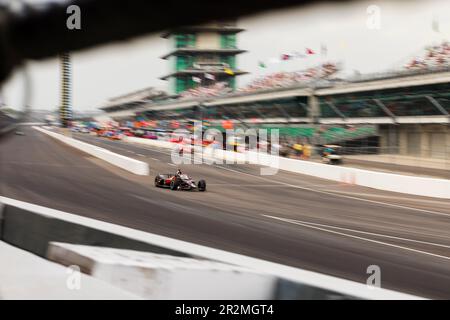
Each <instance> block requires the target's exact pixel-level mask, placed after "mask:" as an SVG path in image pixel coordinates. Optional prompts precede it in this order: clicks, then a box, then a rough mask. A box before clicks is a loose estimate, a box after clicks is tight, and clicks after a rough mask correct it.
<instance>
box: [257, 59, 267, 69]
mask: <svg viewBox="0 0 450 320" xmlns="http://www.w3.org/2000/svg"><path fill="white" fill-rule="evenodd" d="M258 66H259V67H260V68H267V66H266V64H265V63H264V62H262V61H260V62H258Z"/></svg>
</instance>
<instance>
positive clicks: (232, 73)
mask: <svg viewBox="0 0 450 320" xmlns="http://www.w3.org/2000/svg"><path fill="white" fill-rule="evenodd" d="M223 71H225V73H226V74H229V75H231V76H234V72H233V70H231V69H230V68H227V67H225V68H224V69H223Z"/></svg>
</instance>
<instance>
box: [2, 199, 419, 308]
mask: <svg viewBox="0 0 450 320" xmlns="http://www.w3.org/2000/svg"><path fill="white" fill-rule="evenodd" d="M0 203H3V204H5V205H6V206H12V207H16V208H20V209H23V210H26V211H28V212H33V213H35V214H37V215H42V216H44V217H48V218H50V219H58V220H61V221H65V222H67V223H71V224H76V225H79V226H86V227H88V228H93V229H96V230H101V231H102V232H106V233H111V234H114V235H118V236H122V237H124V238H127V239H132V240H136V241H140V242H145V243H148V244H151V245H153V246H158V247H160V248H165V249H167V250H172V251H177V252H183V253H185V254H187V255H189V256H191V257H196V258H203V259H208V260H212V261H217V262H222V263H226V264H230V265H237V266H240V267H243V268H248V269H251V270H254V271H255V272H258V273H266V274H270V275H274V276H277V277H280V278H283V279H286V280H289V281H293V282H297V283H299V284H301V285H302V286H309V287H313V288H315V289H316V290H328V291H332V292H337V293H340V294H344V295H349V296H351V297H356V298H360V299H371V300H372V299H383V300H391V299H393V300H405V299H408V300H409V299H423V298H421V297H418V296H414V295H410V294H405V293H401V292H396V291H392V290H389V289H384V288H379V287H373V286H368V285H366V284H363V283H358V282H355V281H351V280H346V279H341V278H337V277H334V276H329V275H325V274H321V273H317V272H313V271H308V270H303V269H299V268H294V267H290V266H286V265H282V264H278V263H274V262H270V261H266V260H261V259H257V258H252V257H249V256H244V255H241V254H236V253H232V252H227V251H224V250H219V249H214V248H211V247H206V246H203V245H198V244H194V243H190V242H186V241H182V240H177V239H173V238H168V237H164V236H160V235H156V234H152V233H148V232H144V231H141V230H136V229H132V228H128V227H124V226H120V225H117V224H112V223H108V222H105V221H100V220H95V219H91V218H87V217H83V216H80V215H78V214H72V213H67V212H63V211H59V210H55V209H51V208H46V207H42V206H38V205H35V204H31V203H27V202H23V201H19V200H15V199H11V198H6V197H2V196H0ZM34 227H35V228H36V226H34Z"/></svg>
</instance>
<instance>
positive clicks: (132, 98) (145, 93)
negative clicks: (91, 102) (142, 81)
mask: <svg viewBox="0 0 450 320" xmlns="http://www.w3.org/2000/svg"><path fill="white" fill-rule="evenodd" d="M166 97H168V95H167V93H166V92H165V91H162V90H157V89H155V88H153V87H150V88H145V89H141V90H137V91H133V92H130V93H127V94H124V95H121V96H117V97H114V98H111V99H109V100H108V101H107V102H106V103H105V104H104V105H103V106H102V107H100V109H101V110H105V111H106V110H113V109H118V108H126V107H129V106H131V105H134V104H141V103H142V102H145V101H152V100H160V99H163V98H166Z"/></svg>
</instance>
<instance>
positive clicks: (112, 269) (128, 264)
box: [47, 242, 276, 300]
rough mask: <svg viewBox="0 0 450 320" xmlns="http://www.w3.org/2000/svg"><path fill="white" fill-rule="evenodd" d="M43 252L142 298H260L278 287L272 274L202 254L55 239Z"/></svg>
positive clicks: (269, 294)
mask: <svg viewBox="0 0 450 320" xmlns="http://www.w3.org/2000/svg"><path fill="white" fill-rule="evenodd" d="M47 257H48V259H50V260H52V261H55V262H58V263H60V264H63V265H66V266H70V265H76V266H78V267H80V268H81V270H83V271H84V272H85V273H87V274H89V275H91V276H93V277H94V278H97V279H101V280H103V281H104V282H106V283H109V284H111V285H114V286H116V287H119V288H121V289H123V290H125V291H128V292H131V293H133V294H135V295H137V296H138V297H141V298H144V299H165V300H167V299H169V300H204V299H208V300H215V299H220V300H223V299H226V300H228V299H233V300H248V299H251V300H255V299H256V300H261V299H271V298H273V296H274V292H275V290H276V289H275V286H276V277H275V276H274V275H270V274H267V273H263V272H257V271H255V270H253V269H249V268H244V267H240V266H236V265H232V264H226V263H221V262H216V261H211V260H205V259H195V258H186V257H176V256H172V255H167V254H155V253H151V252H144V251H136V250H126V249H115V248H105V247H97V246H95V247H93V246H84V245H76V244H69V243H59V242H51V243H50V244H49V247H48V254H47Z"/></svg>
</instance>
